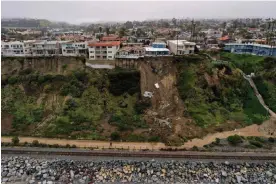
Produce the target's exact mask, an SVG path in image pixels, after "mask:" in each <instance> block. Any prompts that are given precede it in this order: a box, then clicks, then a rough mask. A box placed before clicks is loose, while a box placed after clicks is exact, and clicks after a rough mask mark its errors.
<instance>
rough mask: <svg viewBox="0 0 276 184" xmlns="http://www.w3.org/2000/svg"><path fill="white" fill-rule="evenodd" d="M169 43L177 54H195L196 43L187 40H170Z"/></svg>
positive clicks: (172, 50)
mask: <svg viewBox="0 0 276 184" xmlns="http://www.w3.org/2000/svg"><path fill="white" fill-rule="evenodd" d="M167 45H168V47H169V50H170V51H171V53H173V54H175V55H184V54H193V53H194V52H195V45H196V44H195V43H194V42H188V41H186V40H168V41H167Z"/></svg>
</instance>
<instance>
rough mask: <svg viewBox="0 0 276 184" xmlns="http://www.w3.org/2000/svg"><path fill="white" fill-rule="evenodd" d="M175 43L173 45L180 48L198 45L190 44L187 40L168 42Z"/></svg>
mask: <svg viewBox="0 0 276 184" xmlns="http://www.w3.org/2000/svg"><path fill="white" fill-rule="evenodd" d="M169 42H170V43H173V44H178V45H179V46H184V45H196V43H195V42H189V41H187V40H168V43H169Z"/></svg>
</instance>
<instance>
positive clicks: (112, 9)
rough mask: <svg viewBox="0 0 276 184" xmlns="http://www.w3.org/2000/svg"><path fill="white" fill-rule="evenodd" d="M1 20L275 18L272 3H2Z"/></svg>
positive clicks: (77, 20)
mask: <svg viewBox="0 0 276 184" xmlns="http://www.w3.org/2000/svg"><path fill="white" fill-rule="evenodd" d="M1 3H2V7H1V10H2V13H1V17H2V18H19V17H22V18H24V17H25V18H43V19H49V20H53V21H66V22H69V23H82V22H94V21H127V20H147V19H161V18H173V17H175V18H187V17H190V18H236V17H239V18H242V17H245V18H247V17H271V18H276V1H275V2H264V1H262V2H241V1H237V2H233V1H232V2H230V1H229V2H227V1H224V2H215V1H214V2H206V1H205V2H199V1H196V2H195V1H194V2H188V1H184V2H179V1H178V2H177V1H176V2H173V1H160V2H156V1H151V2H147V1H140V2H138V1H132V2H123V1H117V2H116V1H111V2H108V1H102V2H97V1H90V2H87V1H83V2H79V1H78V2H77V1H73V2H72V1H71V2H65V1H55V2H53V1H52V2H42V1H37V2H24V1H20V2H8V1H4V2H3V1H2V2H1Z"/></svg>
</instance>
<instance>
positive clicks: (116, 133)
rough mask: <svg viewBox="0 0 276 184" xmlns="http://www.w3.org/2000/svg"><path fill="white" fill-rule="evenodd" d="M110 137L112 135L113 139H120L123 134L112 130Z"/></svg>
mask: <svg viewBox="0 0 276 184" xmlns="http://www.w3.org/2000/svg"><path fill="white" fill-rule="evenodd" d="M110 137H111V140H113V141H118V140H120V138H121V136H120V134H119V133H118V132H112V133H111V135H110Z"/></svg>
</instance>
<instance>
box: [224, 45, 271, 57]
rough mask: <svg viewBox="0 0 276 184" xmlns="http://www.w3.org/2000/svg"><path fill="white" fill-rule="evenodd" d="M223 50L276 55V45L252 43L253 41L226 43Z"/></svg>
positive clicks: (236, 52)
mask: <svg viewBox="0 0 276 184" xmlns="http://www.w3.org/2000/svg"><path fill="white" fill-rule="evenodd" d="M224 50H225V51H228V52H231V53H235V54H252V55H258V56H276V46H270V45H262V44H254V43H248V44H243V43H227V44H225V47H224Z"/></svg>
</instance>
